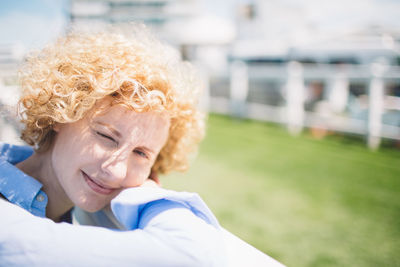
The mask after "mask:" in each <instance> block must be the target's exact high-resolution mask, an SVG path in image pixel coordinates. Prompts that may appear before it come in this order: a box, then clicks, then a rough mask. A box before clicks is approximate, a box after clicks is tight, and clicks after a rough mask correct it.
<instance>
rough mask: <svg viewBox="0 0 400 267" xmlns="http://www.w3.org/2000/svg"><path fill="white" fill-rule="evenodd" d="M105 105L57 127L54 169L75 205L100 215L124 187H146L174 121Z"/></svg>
mask: <svg viewBox="0 0 400 267" xmlns="http://www.w3.org/2000/svg"><path fill="white" fill-rule="evenodd" d="M107 104H108V103H107V102H105V101H104V100H103V101H101V102H100V103H99V104H98V105H97V106H96V107H102V108H104V109H100V110H101V112H92V113H90V114H88V115H87V116H86V117H84V118H83V119H81V120H79V121H77V122H74V123H66V124H59V125H57V126H56V127H55V128H54V130H55V131H56V132H57V135H56V139H55V142H54V146H53V151H52V160H51V164H52V168H53V170H54V173H55V175H56V177H55V178H56V181H57V182H58V186H59V187H61V188H62V190H61V191H64V192H65V194H66V196H67V197H68V198H69V199H70V200H71V201H72V202H73V203H74V205H76V206H78V207H80V208H82V209H84V210H86V211H91V212H93V211H97V210H99V209H101V208H103V207H104V206H105V205H107V204H108V203H109V202H110V201H111V199H113V198H114V197H115V196H116V195H118V194H119V193H120V192H121V190H122V189H124V188H129V187H135V186H140V185H141V184H143V182H144V181H145V180H146V179H147V177H148V176H149V174H150V171H151V167H152V166H153V164H154V162H155V160H156V158H157V155H158V153H159V152H160V150H161V149H162V147H163V146H164V144H165V143H166V141H167V138H168V132H169V126H170V122H169V118H168V116H166V115H165V114H160V113H156V112H145V113H137V112H135V111H132V110H129V109H127V108H126V107H123V106H118V105H114V106H107Z"/></svg>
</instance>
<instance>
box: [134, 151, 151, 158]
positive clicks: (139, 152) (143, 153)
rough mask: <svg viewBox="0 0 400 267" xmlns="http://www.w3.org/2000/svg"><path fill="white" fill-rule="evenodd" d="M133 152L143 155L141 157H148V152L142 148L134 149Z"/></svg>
mask: <svg viewBox="0 0 400 267" xmlns="http://www.w3.org/2000/svg"><path fill="white" fill-rule="evenodd" d="M133 152H134V153H136V154H137V155H139V156H141V157H144V158H148V157H147V154H146V153H145V152H143V151H142V150H139V149H135V150H133Z"/></svg>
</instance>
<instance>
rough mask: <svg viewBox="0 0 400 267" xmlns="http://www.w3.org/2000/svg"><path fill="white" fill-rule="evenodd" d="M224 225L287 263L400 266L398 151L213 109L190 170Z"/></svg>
mask: <svg viewBox="0 0 400 267" xmlns="http://www.w3.org/2000/svg"><path fill="white" fill-rule="evenodd" d="M163 184H164V186H165V187H167V188H173V189H176V190H186V191H195V192H198V193H199V194H200V195H201V196H202V197H203V199H204V200H205V201H206V202H207V204H208V205H209V206H210V208H211V209H212V210H213V211H214V213H215V214H216V216H217V217H218V219H219V220H220V223H221V224H222V225H223V226H224V227H225V228H226V229H228V230H230V231H231V232H233V233H234V234H236V235H237V236H239V237H240V238H242V239H244V240H246V241H247V242H249V243H250V244H252V245H253V246H255V247H257V248H258V249H260V250H262V251H264V252H265V253H267V254H268V255H270V256H272V257H274V258H275V259H277V260H279V261H280V262H282V263H284V264H286V265H287V266H400V194H399V193H400V151H399V150H395V149H380V150H379V151H375V152H373V151H370V150H368V149H367V147H366V145H365V143H364V142H362V141H354V140H350V139H348V138H337V137H330V138H326V139H324V140H316V139H313V138H311V137H310V136H308V135H307V134H304V135H302V136H300V137H291V136H290V135H288V134H287V132H286V130H285V129H282V127H280V126H276V125H271V124H266V123H260V122H254V121H237V120H233V119H230V118H228V117H224V116H218V115H211V116H210V118H209V121H208V131H207V137H206V139H205V140H204V142H203V143H202V145H201V149H200V152H199V155H198V157H197V159H196V160H195V162H194V164H193V166H192V168H191V170H190V171H189V172H187V173H185V174H171V175H169V176H167V177H164V178H163Z"/></svg>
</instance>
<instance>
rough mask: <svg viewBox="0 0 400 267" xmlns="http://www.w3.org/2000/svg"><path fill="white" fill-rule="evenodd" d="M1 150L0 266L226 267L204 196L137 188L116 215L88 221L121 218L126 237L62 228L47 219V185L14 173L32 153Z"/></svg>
mask: <svg viewBox="0 0 400 267" xmlns="http://www.w3.org/2000/svg"><path fill="white" fill-rule="evenodd" d="M0 151H1V156H0V177H1V178H0V190H1V194H3V195H4V197H6V198H7V200H8V201H5V200H3V199H1V198H0V212H1V213H2V218H1V220H0V259H1V260H0V266H225V265H226V262H227V261H226V254H225V253H226V251H225V245H224V241H223V237H222V232H221V228H220V226H219V224H218V222H217V220H216V219H215V217H214V215H213V214H212V213H211V211H210V210H209V209H208V208H207V206H206V205H205V204H204V202H203V201H202V200H201V199H200V198H199V196H198V195H197V194H194V193H187V192H175V191H170V190H165V189H161V188H131V189H127V190H124V191H123V192H122V193H121V194H120V195H119V196H117V197H116V198H115V199H113V200H112V202H111V211H112V212H111V211H109V212H108V213H107V212H106V211H100V212H98V213H94V214H89V218H95V220H97V223H96V224H98V225H102V226H105V223H104V222H105V219H104V218H106V219H107V218H108V220H110V221H113V220H114V219H115V220H116V224H115V225H116V226H117V227H115V228H119V229H124V230H123V231H122V230H110V229H106V228H102V227H94V226H83V225H71V224H67V223H55V222H53V221H51V220H50V219H47V218H42V217H44V214H45V207H46V203H47V196H46V194H45V193H44V192H43V191H42V190H41V186H42V185H41V184H40V183H39V182H37V181H36V180H35V179H34V178H32V177H29V176H27V175H26V174H24V173H22V172H21V171H20V170H18V168H16V167H15V166H14V164H16V163H18V162H19V161H21V160H24V159H26V158H27V157H29V156H30V155H31V154H32V150H31V149H29V148H27V147H18V146H11V145H7V144H0ZM39 196H42V197H43V199H42V197H39ZM109 213H111V216H109ZM107 214H108V215H107ZM35 215H36V216H35ZM87 215H88V213H87ZM94 215H96V216H94ZM104 215H106V216H104ZM78 217H79V216H78ZM110 218H111V219H110ZM78 219H79V218H78ZM95 220H92V222H94V221H95ZM82 222H85V220H82ZM86 222H87V220H86Z"/></svg>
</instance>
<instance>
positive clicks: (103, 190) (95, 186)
mask: <svg viewBox="0 0 400 267" xmlns="http://www.w3.org/2000/svg"><path fill="white" fill-rule="evenodd" d="M81 172H82V176H83V178H84V179H85V182H86V183H87V184H88V185H89V187H90V188H91V189H92V190H93V191H95V192H96V193H99V194H102V195H110V194H112V193H113V192H115V191H116V190H117V189H116V188H111V187H108V186H105V185H102V184H100V183H99V182H96V181H95V180H93V179H92V178H90V176H89V175H87V174H86V173H85V172H84V171H81Z"/></svg>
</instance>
